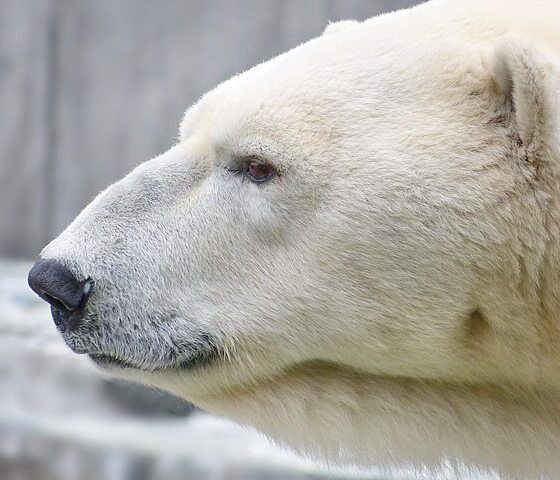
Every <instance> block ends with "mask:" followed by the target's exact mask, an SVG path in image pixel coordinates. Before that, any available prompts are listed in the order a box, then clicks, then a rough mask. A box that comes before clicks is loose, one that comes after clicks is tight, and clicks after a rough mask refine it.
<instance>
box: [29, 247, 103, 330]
mask: <svg viewBox="0 0 560 480" xmlns="http://www.w3.org/2000/svg"><path fill="white" fill-rule="evenodd" d="M27 281H28V283H29V286H30V287H31V289H32V290H33V291H34V292H35V293H36V294H37V295H39V296H40V297H41V298H42V299H43V300H45V301H46V302H48V303H50V304H51V307H52V308H51V311H52V315H53V319H54V322H55V323H56V325H57V327H59V329H60V330H62V331H65V330H67V329H68V330H71V329H73V328H76V327H77V326H78V325H79V323H80V319H81V317H82V315H81V311H82V310H83V308H84V306H85V304H86V302H87V299H88V298H89V295H90V294H91V291H92V288H93V282H92V280H91V279H87V280H84V281H79V280H78V279H77V278H76V277H75V276H74V274H73V273H72V272H71V271H70V270H68V268H66V267H65V266H64V265H62V263H60V262H59V261H57V260H51V259H43V258H41V259H39V260H37V261H36V262H35V265H33V268H32V269H31V270H30V272H29V276H28V278H27Z"/></svg>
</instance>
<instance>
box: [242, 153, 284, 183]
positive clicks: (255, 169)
mask: <svg viewBox="0 0 560 480" xmlns="http://www.w3.org/2000/svg"><path fill="white" fill-rule="evenodd" d="M245 174H246V175H247V176H248V177H249V180H251V181H252V182H255V183H263V182H266V181H268V180H270V179H271V178H272V177H274V176H275V175H276V174H277V172H276V169H275V168H274V167H273V166H272V165H270V164H269V163H265V162H263V161H262V160H258V159H250V160H249V161H248V162H247V166H246V167H245Z"/></svg>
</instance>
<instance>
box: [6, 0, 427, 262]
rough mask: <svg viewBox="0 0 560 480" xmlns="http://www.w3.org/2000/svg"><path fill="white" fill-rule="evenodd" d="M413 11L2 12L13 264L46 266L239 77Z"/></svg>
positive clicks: (150, 5) (251, 0)
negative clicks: (338, 25) (127, 178)
mask: <svg viewBox="0 0 560 480" xmlns="http://www.w3.org/2000/svg"><path fill="white" fill-rule="evenodd" d="M415 3H420V2H419V1H414V0H344V1H342V0H284V1H281V2H279V1H277V0H239V1H236V2H230V1H228V0H206V1H203V0H166V1H164V2H148V1H141V2H139V1H135V0H116V1H109V0H102V1H97V2H89V1H87V0H80V1H74V2H69V1H65V0H58V1H52V0H18V1H5V2H0V104H1V105H2V108H1V109H0V158H1V159H2V162H0V191H1V192H2V196H3V197H2V198H3V201H2V202H0V256H8V257H28V258H32V257H34V256H35V255H36V254H37V253H38V251H39V250H40V248H41V247H42V246H43V245H45V244H46V243H47V242H48V241H49V240H50V239H51V238H53V237H55V236H56V235H57V234H58V233H59V232H60V231H61V230H62V229H63V228H64V227H65V226H66V225H67V224H68V223H69V222H70V221H71V220H72V218H73V217H74V216H76V215H77V213H78V212H79V211H80V210H81V209H82V208H83V207H84V206H85V205H86V204H87V203H88V202H89V201H90V200H91V199H92V198H93V196H94V195H95V194H96V193H97V192H98V191H99V190H100V189H102V188H103V187H105V186H106V185H108V184H110V183H111V182H113V181H114V180H116V179H117V178H119V177H121V176H122V175H123V174H124V173H126V172H127V171H129V170H130V169H131V168H132V167H133V166H134V165H136V164H138V163H139V162H141V161H143V160H146V159H148V158H150V157H152V156H154V155H156V154H157V153H160V152H162V151H163V150H165V149H166V148H167V147H168V146H170V145H171V144H172V142H173V141H174V139H175V138H176V131H177V124H178V122H179V120H180V118H181V116H182V113H183V111H184V110H185V108H186V107H187V106H188V105H190V104H191V103H193V102H194V101H195V100H196V99H197V98H199V97H200V96H201V95H202V94H203V93H204V92H205V91H207V90H208V89H210V88H212V87H213V86H214V85H216V84H217V83H219V82H220V81H222V80H224V79H226V78H228V77H230V76H231V75H233V74H235V73H237V72H240V71H243V70H245V69H247V68H249V67H251V66H252V65H255V64H256V63H258V62H261V61H263V60H266V59H268V58H270V57H272V56H274V55H277V54H278V53H280V52H282V51H284V50H287V49H289V48H291V47H293V46H295V45H297V44H299V43H301V42H302V41H305V40H307V39H309V38H312V37H314V36H316V35H318V34H320V33H321V31H322V30H323V29H324V27H325V25H326V24H327V23H328V21H336V20H339V19H346V18H357V19H365V18H369V17H371V16H373V15H375V14H378V13H380V12H384V11H387V10H395V9H399V8H404V7H407V6H410V5H413V4H415Z"/></svg>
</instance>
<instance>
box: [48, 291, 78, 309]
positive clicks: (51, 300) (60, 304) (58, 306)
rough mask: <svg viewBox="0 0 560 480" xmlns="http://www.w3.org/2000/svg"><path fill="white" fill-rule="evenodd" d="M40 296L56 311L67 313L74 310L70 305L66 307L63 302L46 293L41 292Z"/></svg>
mask: <svg viewBox="0 0 560 480" xmlns="http://www.w3.org/2000/svg"><path fill="white" fill-rule="evenodd" d="M40 296H41V297H42V298H43V300H45V301H46V302H48V303H50V304H51V305H52V306H53V307H54V308H56V309H57V310H68V311H69V312H72V311H73V310H75V308H73V307H72V306H71V305H66V304H65V303H64V302H62V301H61V300H59V299H58V298H55V297H53V296H51V295H49V294H48V293H47V292H42V293H41V295H40Z"/></svg>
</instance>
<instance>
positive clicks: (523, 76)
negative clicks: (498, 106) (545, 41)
mask: <svg viewBox="0 0 560 480" xmlns="http://www.w3.org/2000/svg"><path fill="white" fill-rule="evenodd" d="M557 72H558V71H557V69H556V68H555V65H554V64H553V62H552V61H551V60H549V59H547V58H546V57H545V55H544V54H543V53H541V52H539V51H538V50H536V49H533V48H530V47H526V46H524V45H522V44H520V43H519V42H517V41H515V40H508V41H506V42H504V43H502V44H501V45H499V46H498V47H496V49H495V50H494V52H493V58H492V63H491V73H492V79H493V83H494V87H495V90H496V91H497V93H498V95H499V96H500V97H501V100H502V102H503V104H505V106H506V108H507V110H508V111H509V112H510V113H511V114H512V116H513V119H514V128H515V129H516V130H517V132H516V133H517V135H518V137H519V139H520V141H521V143H522V146H523V147H524V148H525V149H526V153H527V155H529V156H532V155H535V154H538V152H539V150H540V149H541V148H542V147H544V146H545V145H549V144H550V142H551V141H553V138H554V137H553V136H554V135H555V132H557V131H558V125H557V122H558V110H559V100H560V99H559V98H558V97H559V95H558V93H559V90H558V87H560V85H559V83H558V82H559V77H558V73H557Z"/></svg>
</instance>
